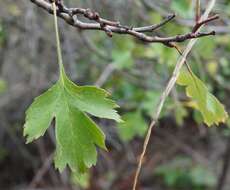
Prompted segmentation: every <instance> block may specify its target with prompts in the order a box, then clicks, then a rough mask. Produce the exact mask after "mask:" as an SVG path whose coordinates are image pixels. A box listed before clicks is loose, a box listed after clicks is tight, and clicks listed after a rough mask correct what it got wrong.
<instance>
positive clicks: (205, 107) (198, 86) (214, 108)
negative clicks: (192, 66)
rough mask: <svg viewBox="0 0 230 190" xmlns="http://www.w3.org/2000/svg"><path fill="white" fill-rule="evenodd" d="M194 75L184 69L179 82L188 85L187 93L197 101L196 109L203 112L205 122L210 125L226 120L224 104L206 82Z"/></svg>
mask: <svg viewBox="0 0 230 190" xmlns="http://www.w3.org/2000/svg"><path fill="white" fill-rule="evenodd" d="M192 75H193V76H192ZM192 75H191V73H189V72H188V71H185V70H183V71H182V72H181V73H180V76H179V78H178V80H177V83H178V84H179V85H182V86H186V94H187V96H188V97H190V98H191V99H193V101H195V102H196V109H197V110H199V111H200V112H201V115H202V117H203V120H204V122H205V123H206V124H207V125H208V126H210V125H213V124H217V125H218V124H219V123H221V122H225V121H226V119H227V118H228V114H227V112H226V111H225V108H224V106H223V105H222V104H221V103H220V102H219V101H218V100H217V98H216V97H215V96H214V95H212V94H211V93H209V92H208V89H207V87H206V86H205V84H204V83H203V82H202V81H201V80H200V79H199V78H198V77H197V76H196V75H195V74H194V73H193V74H192Z"/></svg>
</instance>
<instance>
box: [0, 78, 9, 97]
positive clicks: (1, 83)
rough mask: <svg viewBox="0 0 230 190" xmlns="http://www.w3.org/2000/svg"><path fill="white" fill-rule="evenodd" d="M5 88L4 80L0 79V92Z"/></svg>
mask: <svg viewBox="0 0 230 190" xmlns="http://www.w3.org/2000/svg"><path fill="white" fill-rule="evenodd" d="M6 89H7V84H6V81H5V80H3V79H0V94H1V93H3V92H4V91H5V90H6Z"/></svg>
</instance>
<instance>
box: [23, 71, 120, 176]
mask: <svg viewBox="0 0 230 190" xmlns="http://www.w3.org/2000/svg"><path fill="white" fill-rule="evenodd" d="M107 96H108V93H107V92H106V91H105V90H102V89H100V88H96V87H93V86H83V87H80V86H77V85H75V84H74V83H73V82H72V81H70V80H69V79H68V77H67V76H66V75H65V73H64V71H63V73H62V74H61V77H60V79H59V81H58V82H57V83H56V84H55V85H53V86H52V87H51V88H50V89H49V90H48V91H46V92H45V93H43V94H42V95H41V96H39V97H37V98H36V99H35V101H34V102H33V103H32V105H31V106H30V107H29V109H28V110H27V112H26V123H25V125H24V136H27V143H29V142H31V141H33V140H35V139H37V138H39V137H40V136H42V135H44V133H45V132H46V130H47V128H48V127H49V125H50V123H51V121H52V120H54V119H55V133H56V143H57V145H56V155H55V166H56V168H58V169H59V170H60V171H62V170H63V169H64V168H65V167H66V166H67V165H68V166H69V167H70V168H71V170H72V171H73V172H78V173H84V172H85V171H86V170H87V169H88V168H90V167H91V166H92V165H95V164H96V160H97V151H96V146H99V147H100V148H103V149H106V146H105V135H104V134H103V132H102V131H101V130H100V129H99V127H98V126H97V124H96V123H95V122H94V121H93V120H92V119H90V117H89V116H88V115H87V114H86V113H89V114H91V115H94V116H97V117H100V118H108V119H114V120H116V121H121V119H120V116H119V115H118V114H117V112H116V111H115V110H114V108H116V107H118V106H117V105H116V104H115V102H113V101H112V100H110V99H108V98H107Z"/></svg>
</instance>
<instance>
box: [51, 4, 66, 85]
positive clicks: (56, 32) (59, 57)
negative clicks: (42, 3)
mask: <svg viewBox="0 0 230 190" xmlns="http://www.w3.org/2000/svg"><path fill="white" fill-rule="evenodd" d="M52 8H53V13H54V27H55V34H56V44H57V55H58V65H59V72H60V79H61V81H62V82H63V75H64V74H65V69H64V66H63V61H62V51H61V43H60V35H59V30H58V22H57V7H56V4H55V1H54V2H53V3H52Z"/></svg>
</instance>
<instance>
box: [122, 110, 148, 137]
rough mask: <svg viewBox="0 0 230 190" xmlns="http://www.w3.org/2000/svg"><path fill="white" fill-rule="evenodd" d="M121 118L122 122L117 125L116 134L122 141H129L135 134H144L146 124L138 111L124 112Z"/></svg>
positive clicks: (141, 135) (140, 135)
mask: <svg viewBox="0 0 230 190" xmlns="http://www.w3.org/2000/svg"><path fill="white" fill-rule="evenodd" d="M123 120H124V122H122V123H120V124H119V125H118V134H119V136H120V137H121V139H122V140H123V141H130V140H132V139H133V138H134V137H135V136H139V137H143V136H144V134H145V132H146V130H147V128H148V126H147V124H146V122H145V120H144V118H143V117H142V115H141V112H140V111H136V112H130V113H127V114H125V115H124V116H123Z"/></svg>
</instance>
